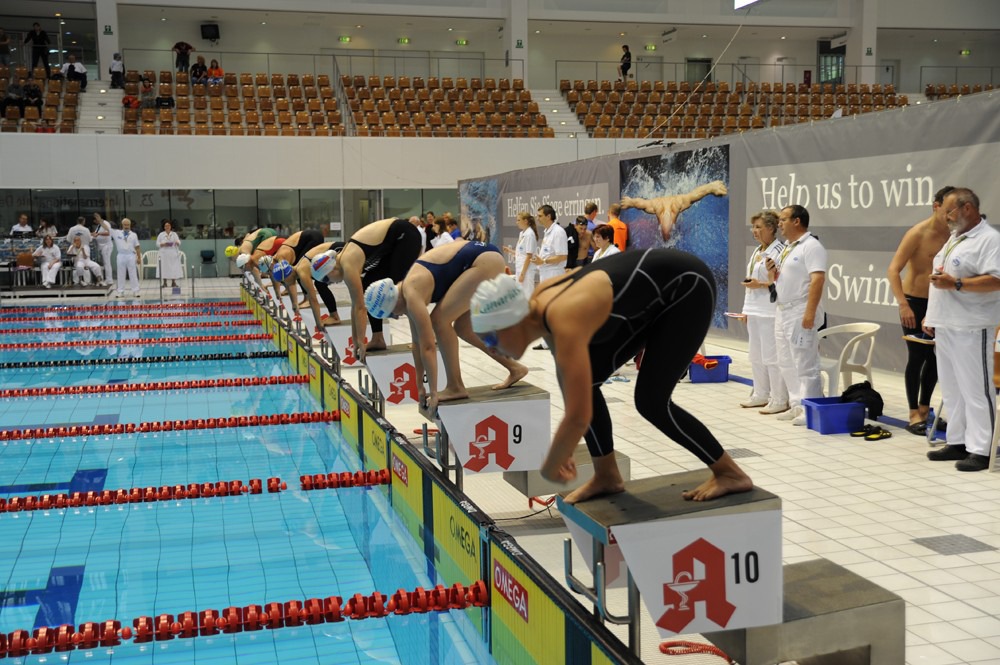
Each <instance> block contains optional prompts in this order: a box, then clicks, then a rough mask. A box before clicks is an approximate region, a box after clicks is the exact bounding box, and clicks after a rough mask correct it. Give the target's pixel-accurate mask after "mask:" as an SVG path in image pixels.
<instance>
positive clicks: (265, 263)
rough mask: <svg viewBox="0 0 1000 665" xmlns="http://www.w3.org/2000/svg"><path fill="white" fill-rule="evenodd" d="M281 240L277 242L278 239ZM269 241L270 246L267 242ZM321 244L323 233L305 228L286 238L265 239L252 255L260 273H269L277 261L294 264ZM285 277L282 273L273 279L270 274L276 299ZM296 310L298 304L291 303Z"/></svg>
mask: <svg viewBox="0 0 1000 665" xmlns="http://www.w3.org/2000/svg"><path fill="white" fill-rule="evenodd" d="M279 240H280V241H281V242H278V241H279ZM269 243H270V246H268V244H269ZM322 244H323V234H322V232H320V231H317V230H316V229H306V230H305V231H296V232H295V233H293V234H292V235H290V236H288V237H287V238H284V239H282V238H273V239H271V240H265V241H264V242H262V243H261V244H260V247H259V248H258V249H257V251H256V252H254V255H253V256H254V257H255V258H256V259H257V267H258V268H259V269H260V271H261V273H267V274H271V273H272V270H273V268H274V266H275V264H276V263H277V262H278V261H287V262H288V263H289V264H291V265H293V266H294V265H295V264H296V263H298V262H299V259H301V258H302V257H303V256H305V254H306V252H308V251H309V250H310V249H312V248H313V247H316V246H317V245H322ZM261 252H263V254H262V255H261V256H259V257H258V256H257V254H258V253H261ZM285 277H287V275H282V277H281V278H280V279H275V277H274V275H273V274H271V286H272V287H273V288H274V297H275V298H276V299H277V301H278V302H279V303H280V302H281V295H282V293H281V289H279V288H278V287H279V285H280V284H281V282H282V280H283V279H284V278H285ZM292 306H293V307H295V309H296V311H297V310H298V305H296V303H294V302H293V303H292Z"/></svg>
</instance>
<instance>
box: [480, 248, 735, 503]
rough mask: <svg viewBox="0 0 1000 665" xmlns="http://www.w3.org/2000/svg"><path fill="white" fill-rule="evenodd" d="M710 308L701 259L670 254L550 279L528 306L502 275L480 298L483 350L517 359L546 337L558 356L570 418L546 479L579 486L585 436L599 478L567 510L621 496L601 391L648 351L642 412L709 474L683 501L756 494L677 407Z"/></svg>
mask: <svg viewBox="0 0 1000 665" xmlns="http://www.w3.org/2000/svg"><path fill="white" fill-rule="evenodd" d="M519 294H520V295H519ZM714 306H715V281H714V279H713V277H712V273H711V272H710V271H709V269H708V268H707V267H706V266H705V264H704V263H702V262H701V260H699V259H698V258H696V257H694V256H692V255H690V254H686V253H684V252H679V251H676V250H672V249H649V250H645V251H638V250H637V251H633V252H625V253H623V254H616V255H614V256H611V257H608V258H606V259H602V260H601V261H598V262H596V263H592V264H591V265H588V266H586V267H584V268H581V269H579V270H577V271H575V272H572V273H569V274H568V275H566V276H564V277H554V278H552V279H550V280H547V281H546V282H544V283H543V284H541V285H540V286H539V287H538V288H537V289H536V290H535V293H534V295H533V297H532V298H531V300H530V301H528V300H527V299H526V298H525V297H524V295H523V292H521V291H520V290H519V289H518V288H517V283H516V281H514V280H512V279H510V278H509V277H506V276H500V277H497V278H496V279H493V280H490V281H488V282H485V283H483V284H482V285H481V286H480V288H479V289H478V290H477V291H476V294H475V296H474V297H473V300H472V303H471V307H472V309H471V319H472V326H473V330H475V331H476V333H477V334H478V335H479V336H480V337H481V339H482V340H483V343H484V344H485V345H486V346H487V347H490V348H493V349H496V350H497V352H499V353H501V354H504V355H507V356H509V357H514V358H519V357H520V356H521V355H522V354H523V353H524V350H525V349H526V348H528V346H529V345H530V344H531V343H532V342H533V341H535V340H536V339H538V338H539V337H544V338H545V340H546V341H547V342H548V345H549V347H550V348H551V349H552V353H553V355H554V356H555V360H556V370H557V373H558V375H559V385H560V386H561V388H562V393H563V400H564V402H565V405H566V412H565V415H564V416H563V420H562V422H561V423H559V427H558V428H557V429H556V432H555V435H554V437H553V440H552V446H551V448H550V449H549V454H548V456H547V457H546V459H545V463H544V465H543V466H542V469H541V472H542V475H543V476H544V477H546V478H548V479H550V480H554V481H557V482H562V483H565V482H568V481H570V480H572V479H573V478H575V477H576V466H575V464H574V463H573V451H574V450H575V449H576V446H577V443H578V442H579V441H580V439H581V437H582V438H584V439H585V440H586V442H587V448H588V450H589V451H590V454H591V457H593V459H594V477H593V478H592V479H591V480H589V481H588V482H587V483H585V484H584V485H583V486H581V487H580V488H578V489H576V490H574V491H573V492H571V493H570V494H569V495H568V496H567V497H566V501H567V502H569V503H575V502H578V501H585V500H587V499H590V498H592V497H595V496H601V495H604V494H613V493H616V492H621V491H623V490H624V482H623V481H622V478H621V476H620V475H619V473H618V466H617V464H616V463H615V458H614V455H613V454H612V453H613V437H612V431H611V415H610V413H609V412H608V407H607V404H606V403H605V401H604V396H603V395H602V394H601V386H602V385H603V384H604V381H605V379H607V378H608V377H609V376H610V375H611V373H612V372H614V371H615V370H616V369H618V368H619V367H621V366H622V365H624V364H625V362H626V361H627V360H628V359H629V358H631V357H632V356H633V355H635V353H636V351H637V350H638V349H640V348H642V347H643V346H645V349H646V351H645V357H644V358H643V361H642V368H641V369H640V370H639V376H638V378H637V380H636V383H635V406H636V409H637V410H638V411H639V413H640V414H641V415H642V417H643V418H645V419H646V420H648V421H649V422H651V423H653V424H654V425H655V426H656V427H657V429H659V430H660V431H661V432H663V433H664V434H666V435H667V436H668V437H670V438H671V439H673V440H674V441H676V442H678V443H680V444H681V445H682V446H684V447H685V448H687V449H688V450H690V451H691V452H692V453H693V454H694V455H696V456H697V457H698V459H700V460H701V461H702V462H704V463H705V464H706V465H707V466H708V467H709V469H711V471H712V477H711V478H710V479H708V480H707V481H705V482H704V483H703V484H702V485H700V486H699V487H697V488H695V489H693V490H691V491H688V492H684V497H685V498H686V499H692V500H695V501H705V500H708V499H714V498H716V497H719V496H722V495H724V494H730V493H734V492H746V491H748V490H750V489H751V488H752V487H753V483H752V482H751V480H750V478H749V476H747V475H746V474H745V473H743V471H742V470H741V469H740V467H739V466H737V464H736V462H734V461H733V459H732V458H731V457H730V456H729V455H728V454H727V453H726V452H725V451H724V450H723V449H722V446H721V445H720V444H719V442H718V440H716V438H715V437H714V436H713V435H712V433H711V432H709V431H708V428H706V427H705V426H704V425H703V424H702V423H701V422H700V421H699V420H698V419H697V418H695V417H694V416H693V415H691V414H690V413H688V412H686V411H684V410H683V409H681V408H680V407H679V406H677V404H676V403H675V402H674V401H673V399H672V398H671V394H672V392H673V389H674V386H675V385H676V384H677V381H678V380H680V378H681V377H682V376H683V375H684V372H685V371H686V370H687V367H688V364H689V363H690V362H691V358H693V357H694V355H695V353H697V352H698V347H699V346H700V345H701V342H702V340H704V339H705V333H706V332H707V331H708V327H709V324H710V323H711V320H712V310H713V308H714Z"/></svg>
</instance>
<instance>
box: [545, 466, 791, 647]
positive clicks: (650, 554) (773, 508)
mask: <svg viewBox="0 0 1000 665" xmlns="http://www.w3.org/2000/svg"><path fill="white" fill-rule="evenodd" d="M709 475H710V472H709V471H707V470H704V471H689V472H685V473H679V474H673V475H669V476H661V477H657V478H644V479H642V480H636V481H631V482H627V483H626V484H625V491H624V492H623V493H620V494H614V495H611V496H605V497H599V498H596V499H591V500H589V501H585V502H582V503H577V504H568V503H566V502H565V501H564V500H563V496H560V497H559V499H558V507H559V511H560V513H561V514H562V515H563V519H564V520H565V521H566V523H567V525H570V533H571V534H574V538H567V539H566V540H565V541H564V544H563V557H564V564H565V572H566V581H567V584H568V586H569V587H570V589H572V590H573V591H575V592H577V593H579V594H581V595H583V596H585V597H586V598H588V599H589V600H591V601H592V602H593V603H594V606H595V612H596V613H597V615H598V616H600V617H601V618H602V619H603V620H605V621H607V622H609V623H615V624H620V625H627V626H628V627H629V628H628V632H629V647H630V648H631V649H632V651H633V652H634V653H636V654H637V655H638V653H639V611H640V610H639V599H640V597H641V598H643V599H644V600H645V604H646V608H647V609H648V610H649V613H650V614H651V615H652V617H653V620H654V622H655V624H656V626H657V628H658V630H659V632H660V635H661V637H671V636H674V635H678V634H684V633H705V632H712V631H719V630H736V629H740V628H750V627H754V626H766V625H770V624H776V623H780V622H781V619H782V572H781V499H780V498H778V497H777V496H775V495H774V494H771V493H770V492H767V491H766V490H763V489H760V488H758V487H755V488H754V489H752V490H751V491H749V492H742V493H739V494H729V495H726V496H723V497H720V498H718V499H714V500H712V501H699V502H695V501H686V500H684V498H683V497H682V496H681V492H682V491H684V490H689V489H694V488H695V487H697V486H698V485H700V484H701V483H702V482H704V481H705V480H706V479H707V478H708V477H709ZM573 540H576V543H577V547H578V548H579V549H580V550H581V552H584V553H587V552H588V551H589V556H585V558H586V559H587V560H588V563H590V562H592V572H593V576H594V586H593V587H589V586H587V585H585V584H584V583H582V582H581V581H580V580H579V579H577V578H576V577H575V576H574V575H573V552H572V542H573ZM616 548H620V555H621V557H622V558H623V559H624V562H625V565H626V566H627V570H626V571H624V577H625V580H626V585H627V588H628V610H627V613H626V614H624V615H614V614H612V613H611V612H610V611H609V609H608V605H607V600H606V590H607V588H608V587H609V586H610V584H611V581H612V579H613V578H614V577H615V574H614V570H613V568H614V566H615V565H617V558H618V554H617V552H615V549H616Z"/></svg>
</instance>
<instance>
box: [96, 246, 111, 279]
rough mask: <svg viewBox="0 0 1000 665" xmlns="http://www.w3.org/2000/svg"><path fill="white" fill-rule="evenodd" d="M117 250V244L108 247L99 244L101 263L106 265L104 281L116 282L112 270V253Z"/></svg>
mask: <svg viewBox="0 0 1000 665" xmlns="http://www.w3.org/2000/svg"><path fill="white" fill-rule="evenodd" d="M114 250H115V244H114V243H113V242H109V243H108V244H107V245H102V244H101V243H97V251H99V252H100V253H101V263H102V264H104V279H105V280H106V281H108V282H110V281H112V280H114V278H115V273H114V271H113V270H112V268H111V253H112V252H113V251H114Z"/></svg>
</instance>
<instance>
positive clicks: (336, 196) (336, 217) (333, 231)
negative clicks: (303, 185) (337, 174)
mask: <svg viewBox="0 0 1000 665" xmlns="http://www.w3.org/2000/svg"><path fill="white" fill-rule="evenodd" d="M302 219H303V222H302V228H303V229H318V230H319V231H321V232H322V233H323V237H324V238H326V239H327V240H329V241H335V240H344V230H343V229H344V225H343V224H342V222H341V219H340V190H339V189H304V190H302Z"/></svg>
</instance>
